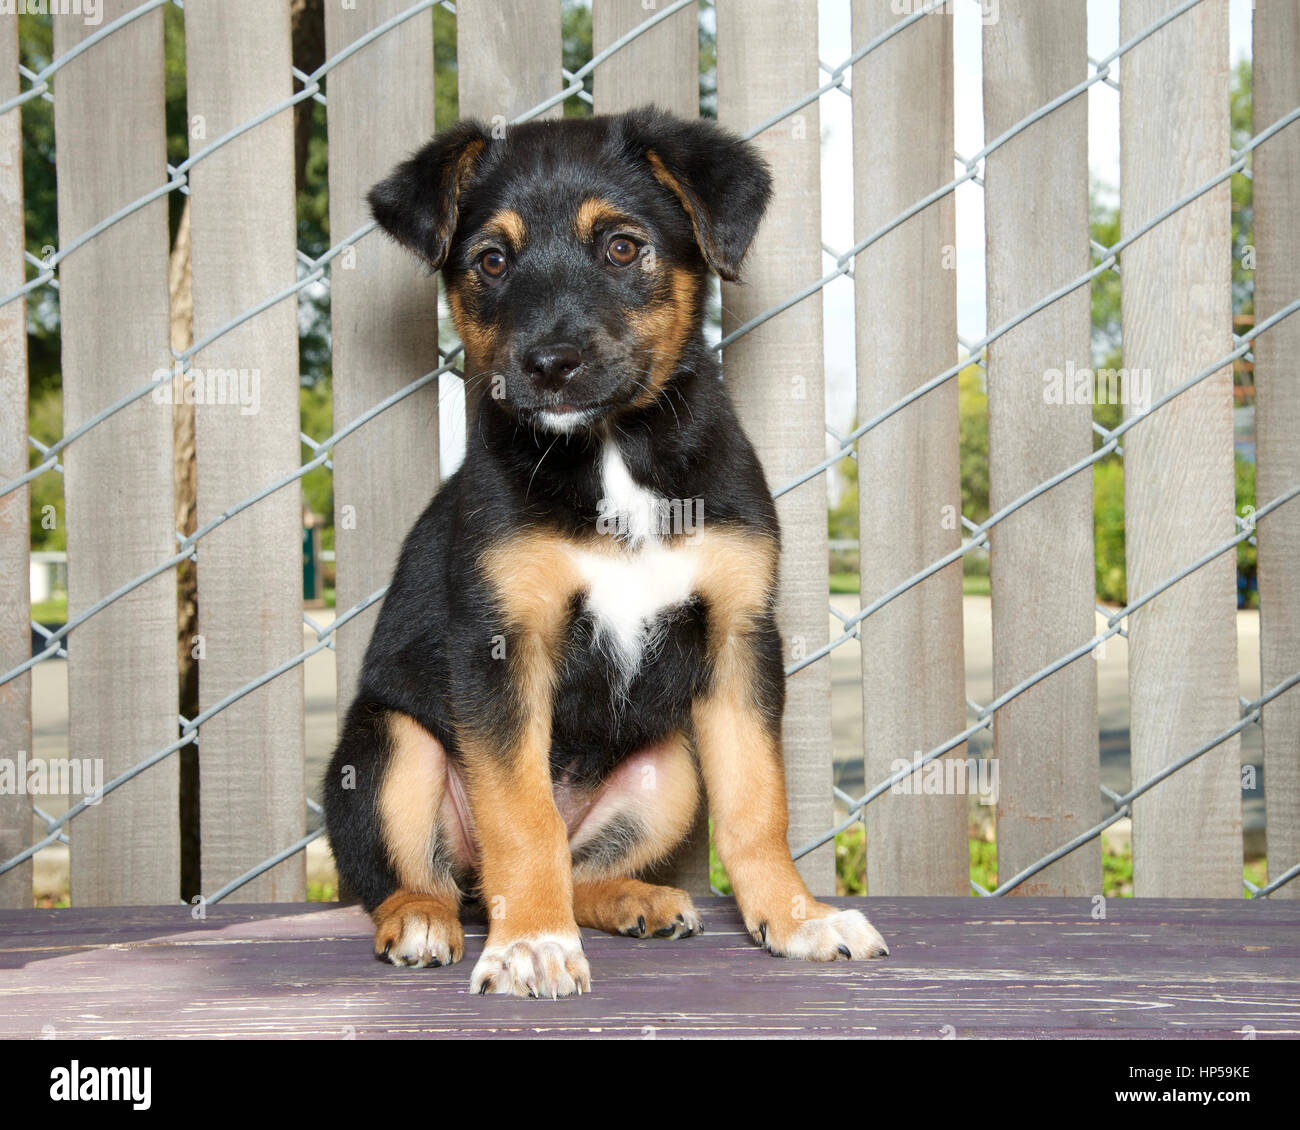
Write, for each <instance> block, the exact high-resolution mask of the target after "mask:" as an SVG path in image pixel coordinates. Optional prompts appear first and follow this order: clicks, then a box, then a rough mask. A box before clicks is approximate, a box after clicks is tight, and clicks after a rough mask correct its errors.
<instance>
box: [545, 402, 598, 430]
mask: <svg viewBox="0 0 1300 1130" xmlns="http://www.w3.org/2000/svg"><path fill="white" fill-rule="evenodd" d="M591 417H592V411H591V409H590V408H579V409H576V410H575V411H572V412H548V411H543V412H538V413H536V414H535V415H534V416H533V420H534V421H535V422H536V424H537V425H538V427H540V428H542V429H543V430H545V431H548V432H560V433H565V432H572V431H576V430H577V429H578V428H581V427H584V426H585V425H586V424H588V423H590V422H591Z"/></svg>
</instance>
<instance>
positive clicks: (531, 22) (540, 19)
mask: <svg viewBox="0 0 1300 1130" xmlns="http://www.w3.org/2000/svg"><path fill="white" fill-rule="evenodd" d="M561 61H562V50H561V35H560V0H462V2H461V3H459V4H457V5H456V74H457V82H458V84H459V88H460V116H461V117H462V118H479V119H480V120H482V121H484V122H486V123H487V124H488V125H505V124H506V123H508V122H510V121H511V120H513V119H514V118H516V117H518V116H519V115H520V114H522V113H524V112H525V111H526V110H531V109H532V108H533V107H534V106H536V105H537V104H538V103H539V102H541V101H543V100H544V99H546V98H549V97H550V96H551V95H553V94H558V93H559V92H560V90H561V89H562V87H563V80H562V78H561V75H560V64H561ZM562 114H563V107H562V106H561V105H560V104H556V105H555V106H552V107H551V108H550V109H549V110H548V111H547V112H546V113H545V114H544V115H543V117H548V118H558V117H560V116H561V115H562Z"/></svg>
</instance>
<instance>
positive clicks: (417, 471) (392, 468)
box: [325, 0, 439, 725]
mask: <svg viewBox="0 0 1300 1130" xmlns="http://www.w3.org/2000/svg"><path fill="white" fill-rule="evenodd" d="M409 6H410V3H409V0H377V2H373V3H369V4H365V5H359V6H358V7H356V8H347V7H345V6H343V5H340V4H327V5H326V6H325V43H326V54H327V55H328V56H330V57H333V56H334V55H336V54H338V53H339V52H340V51H342V50H343V49H344V48H346V47H347V46H348V44H350V43H352V42H354V41H355V40H357V39H359V38H360V37H361V36H363V35H365V34H366V33H367V32H369V31H370V30H371V29H373V28H375V27H377V26H378V25H380V24H382V23H384V22H385V21H386V20H389V19H392V18H393V17H394V16H396V15H397V14H398V13H400V12H402V11H403V10H404V9H406V8H408V7H409ZM327 84H328V97H327V99H326V111H327V113H328V120H329V138H330V163H329V203H330V238H331V241H332V242H335V243H337V242H338V241H339V240H340V239H343V238H345V237H346V236H348V235H350V234H351V233H352V232H354V231H356V230H357V229H358V228H359V227H361V226H362V225H363V224H364V223H365V222H366V221H367V220H368V219H369V211H368V210H367V208H366V203H365V194H366V192H367V191H368V190H369V188H370V187H371V186H372V185H373V184H375V183H376V182H377V181H379V180H380V179H382V178H383V177H385V176H387V175H388V173H389V172H390V171H391V169H392V168H393V166H394V165H395V164H397V162H398V161H400V160H401V159H402V158H403V157H406V156H408V155H409V154H410V153H411V152H412V151H413V150H414V149H416V148H417V147H418V146H419V145H421V144H423V143H424V142H425V141H427V140H428V139H429V136H430V135H431V134H432V133H433V105H434V101H433V12H432V10H431V9H430V10H426V11H423V12H420V13H419V14H417V15H415V16H413V17H411V19H409V20H407V21H406V22H405V23H403V24H402V25H401V26H400V27H398V28H395V29H393V30H392V31H390V32H388V33H387V34H385V35H382V36H380V37H379V38H378V39H377V40H375V41H373V42H372V43H370V44H368V45H367V46H366V47H364V48H363V49H362V50H361V51H359V52H357V53H356V54H355V55H352V56H351V57H350V58H348V59H346V60H345V61H344V62H342V63H340V64H339V65H338V66H337V67H335V68H334V69H333V70H332V71H330V72H329V77H328V80H327ZM376 106H383V107H384V112H383V125H382V128H376V119H375V107H376ZM330 343H331V352H332V359H333V382H334V383H333V392H334V427H335V429H338V428H340V427H343V426H344V425H345V424H347V423H348V422H349V421H350V420H353V419H355V418H356V417H358V416H360V415H361V414H362V413H364V412H366V411H367V410H368V409H370V408H371V407H373V406H374V405H375V404H376V403H377V402H379V401H380V400H383V399H384V398H385V397H387V396H391V395H392V394H393V393H395V392H397V391H399V390H400V389H402V388H404V387H406V386H407V385H408V384H410V383H411V382H412V381H414V380H417V379H418V378H419V377H421V376H423V375H424V374H425V373H428V372H431V371H432V370H433V369H436V368H437V367H438V289H437V283H436V280H435V279H434V278H433V277H432V276H430V275H428V274H427V272H423V271H421V270H420V269H419V268H418V266H417V265H416V264H415V262H414V260H413V258H412V257H411V254H410V252H408V251H406V250H405V249H404V248H402V247H399V246H398V245H397V244H396V243H395V242H394V241H393V240H390V239H388V238H387V237H386V236H385V235H384V234H383V232H372V233H371V234H370V235H368V236H366V237H365V238H364V239H363V240H361V241H360V242H359V243H357V244H355V245H354V247H353V250H352V251H350V252H349V251H345V252H343V254H341V255H340V256H339V257H338V258H336V259H335V260H334V265H333V268H332V270H331V272H330ZM332 462H333V464H334V551H335V597H336V600H335V606H336V608H337V610H338V612H339V613H340V614H341V613H343V612H345V611H346V610H347V609H349V608H352V607H353V606H354V605H356V604H357V603H358V602H359V601H361V600H364V599H365V598H366V597H368V596H369V595H370V594H371V593H373V592H375V591H376V590H377V589H379V588H381V587H382V586H383V585H385V584H386V583H387V582H388V580H389V579H390V577H391V576H392V572H393V568H394V566H395V565H396V563H397V553H398V550H399V549H400V548H401V544H402V539H403V538H404V537H405V536H406V533H407V531H408V530H409V529H410V528H411V526H412V525H413V524H414V522H415V519H416V517H417V516H418V515H419V514H420V512H421V511H422V510H423V509H424V508H425V506H427V505H428V503H429V500H430V498H432V496H433V492H434V491H435V490H436V489H437V486H438V478H439V476H438V382H437V381H436V380H435V381H432V382H430V383H429V384H427V385H425V386H424V387H423V388H421V389H420V390H419V391H417V392H415V393H412V394H411V395H410V396H408V397H406V398H405V399H404V400H402V401H400V402H398V403H397V404H394V405H393V406H392V407H391V408H388V409H386V410H385V411H383V412H381V413H380V414H379V415H378V416H376V417H375V418H373V419H372V420H370V421H369V422H368V423H366V424H365V425H363V426H362V427H361V428H360V429H358V430H357V431H356V432H354V433H353V434H352V435H350V436H348V437H347V438H346V439H344V440H343V441H342V442H340V443H339V445H338V446H337V447H336V448H335V449H334V455H333V459H332ZM378 617H379V605H378V604H375V605H372V606H371V607H370V608H368V609H367V610H366V611H365V612H362V613H361V614H360V615H359V616H357V617H356V618H354V619H353V620H352V621H351V622H349V623H348V624H347V625H345V626H344V627H343V628H342V629H340V631H339V638H338V646H337V649H336V650H337V656H338V659H337V670H338V720H339V724H340V725H341V724H342V722H343V717H344V713H345V712H346V710H347V708H348V706H349V705H350V704H351V701H352V698H353V696H354V695H355V693H356V686H357V678H358V676H359V674H360V671H361V661H362V658H363V656H364V655H365V649H366V646H367V644H368V643H369V641H370V636H371V634H372V633H373V631H374V627H375V622H376V620H377V619H378Z"/></svg>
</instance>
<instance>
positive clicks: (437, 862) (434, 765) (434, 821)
mask: <svg viewBox="0 0 1300 1130" xmlns="http://www.w3.org/2000/svg"><path fill="white" fill-rule="evenodd" d="M388 736H389V742H390V746H389V748H390V754H389V758H388V767H387V771H386V772H385V774H384V782H383V785H382V787H381V789H380V792H379V813H380V829H381V835H382V837H383V841H384V847H385V848H386V850H387V855H388V858H389V860H390V861H391V863H392V866H393V871H394V873H395V874H396V876H397V880H398V883H399V889H398V890H397V891H395V892H394V893H393V894H391V895H389V896H388V898H386V899H385V900H384V901H383V902H382V903H380V904H379V906H377V907H376V908H375V909H374V910H373V911H372V912H371V918H372V919H373V920H374V923H375V956H376V957H377V958H378V959H379V960H380V961H388V962H390V963H391V964H393V965H435V966H436V965H451V964H452V963H453V962H456V961H459V960H460V959H461V958H462V957H463V956H464V954H465V932H464V930H463V929H462V928H461V924H460V916H459V909H460V892H459V890H458V889H457V887H456V882H455V879H454V878H453V877H452V871H451V860H450V858H449V851H448V847H447V843H446V837H445V836H443V835H441V834H440V829H439V825H438V820H439V812H440V810H441V809H442V808H443V803H442V802H443V797H444V795H445V794H446V791H447V778H448V774H449V773H450V772H451V770H450V768H449V767H448V764H447V753H446V750H444V749H443V747H442V743H441V742H439V741H438V739H437V738H435V737H434V736H433V735H432V734H431V733H429V731H428V730H426V729H424V727H423V726H421V725H419V724H418V723H417V722H415V721H413V720H412V719H410V718H409V717H407V716H406V715H405V714H390V715H389V720H388Z"/></svg>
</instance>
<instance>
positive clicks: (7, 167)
mask: <svg viewBox="0 0 1300 1130" xmlns="http://www.w3.org/2000/svg"><path fill="white" fill-rule="evenodd" d="M19 90H20V85H19V82H18V21H17V20H0V102H3V101H5V100H6V99H8V98H12V97H14V96H15V95H16V94H18V92H19ZM21 114H22V111H21V109H16V110H10V111H9V113H7V114H0V294H8V293H9V292H10V291H12V290H16V289H17V288H18V287H20V286H22V285H23V281H24V279H25V277H26V275H25V272H24V270H23V234H24V227H23V141H22V119H21ZM0 404H3V405H4V406H5V416H4V422H3V424H0V483H7V482H8V481H9V480H10V479H14V478H17V477H18V476H19V475H21V474H23V473H25V472H26V470H27V303H26V301H25V300H23V299H21V298H20V299H18V300H17V301H15V302H10V303H8V304H6V305H4V306H0ZM27 507H28V490H27V487H22V488H20V489H19V490H16V491H13V492H12V493H10V494H6V495H3V496H0V674H3V673H4V672H5V671H8V670H10V669H12V668H14V667H16V666H18V664H20V663H22V662H23V661H24V660H26V659H27V658H28V656H29V655H30V654H31V639H32V629H31V605H30V596H31V589H30V586H29V584H28V574H27V569H28V559H29V556H28V555H29V553H30V543H31V534H30V528H29V515H28V509H27ZM0 734H4V735H5V745H6V747H7V748H6V749H5V750H4V751H3V756H5V757H16V756H17V754H18V752H19V751H20V750H26V751H27V752H28V753H29V754H30V753H31V749H32V677H31V675H30V674H29V673H27V672H24V673H23V674H22V675H19V676H18V677H17V678H16V679H12V680H10V681H9V682H7V683H4V684H2V685H0ZM31 834H32V808H31V801H30V800H29V799H28V798H27V797H25V796H19V795H18V794H17V793H8V794H5V795H0V863H3V862H4V861H5V860H6V859H9V858H11V857H12V856H15V855H17V854H18V853H19V852H20V851H22V850H23V849H24V848H25V847H27V846H28V845H29V844H30V843H31ZM31 903H32V865H31V863H30V862H28V863H23V864H20V865H19V866H17V867H15V868H13V869H12V870H9V871H6V872H5V873H4V874H0V906H17V907H21V906H31Z"/></svg>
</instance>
